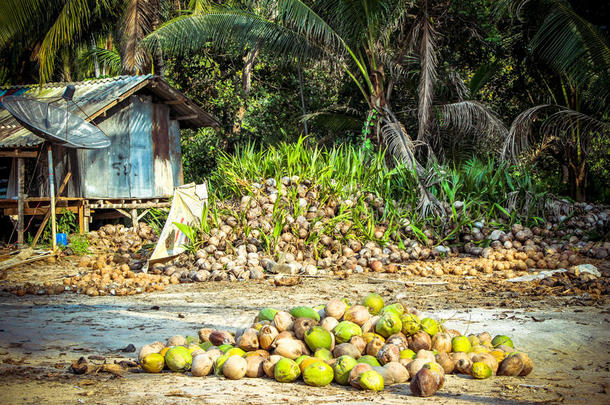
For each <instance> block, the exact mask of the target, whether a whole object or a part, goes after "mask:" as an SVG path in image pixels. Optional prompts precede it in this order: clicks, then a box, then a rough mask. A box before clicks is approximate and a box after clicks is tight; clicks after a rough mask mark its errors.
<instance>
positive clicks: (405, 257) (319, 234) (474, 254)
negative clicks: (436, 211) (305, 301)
mask: <svg viewBox="0 0 610 405" xmlns="http://www.w3.org/2000/svg"><path fill="white" fill-rule="evenodd" d="M328 188H329V186H325V187H322V186H321V185H319V184H316V183H313V182H311V181H309V180H301V179H300V178H299V177H296V176H294V177H284V178H282V179H281V181H280V182H279V183H278V182H277V181H276V180H275V179H273V178H270V179H267V180H265V181H261V182H260V183H250V184H246V185H245V186H244V193H245V194H246V195H244V196H242V197H241V198H240V199H234V200H225V201H216V202H215V203H214V204H215V210H216V211H217V212H218V217H217V218H215V219H214V220H213V221H212V220H211V219H210V220H209V221H208V222H209V230H208V231H207V232H204V233H203V234H202V236H201V241H200V242H201V248H200V249H199V250H197V251H196V252H195V253H194V254H184V255H183V256H182V257H179V258H177V259H175V260H174V261H172V262H170V263H166V264H156V265H154V266H153V267H152V269H151V271H152V272H153V273H154V274H164V275H167V276H173V275H175V276H177V277H178V278H179V279H180V281H181V282H188V281H221V280H230V281H234V280H244V279H249V278H254V279H259V278H262V277H263V272H264V271H267V272H268V273H289V274H299V273H301V274H309V275H313V274H319V273H321V274H324V273H335V274H337V273H339V274H342V275H346V274H352V273H366V272H387V273H395V272H399V271H400V272H404V273H406V275H414V276H430V275H436V276H440V275H443V274H454V275H464V274H469V275H477V274H478V273H486V274H490V273H492V272H495V271H500V272H502V273H503V274H504V276H503V277H504V278H509V277H513V276H514V273H517V274H518V273H519V272H524V271H526V270H528V269H556V268H568V267H569V266H573V265H576V264H580V263H583V262H585V261H587V260H589V259H588V258H587V257H593V258H597V259H604V258H606V257H607V256H608V252H609V251H610V242H592V241H588V240H587V237H586V235H583V232H584V230H586V231H587V232H596V231H597V232H598V233H599V234H604V233H603V232H604V230H606V229H607V228H608V226H609V225H610V222H609V220H610V211H609V210H608V209H605V208H604V207H601V206H592V205H585V204H571V205H568V204H567V203H564V204H560V205H559V206H556V207H554V208H553V209H554V211H553V212H552V213H550V215H549V220H548V222H547V223H546V224H545V225H544V226H543V227H534V228H529V227H526V226H523V225H521V224H518V223H517V224H513V225H512V226H509V225H508V224H507V223H506V221H505V220H502V219H499V220H497V221H495V222H494V223H493V226H492V225H491V224H489V225H488V224H486V222H485V221H484V220H482V221H476V222H473V223H472V225H471V226H464V227H462V229H460V231H461V232H459V233H456V234H457V235H458V240H453V241H452V242H451V243H452V245H451V246H445V245H443V244H442V240H441V239H442V237H444V236H435V234H434V233H433V232H432V229H423V230H422V232H421V234H420V235H419V238H416V235H415V234H414V231H413V229H412V228H411V226H410V224H409V222H408V221H407V220H405V221H404V223H403V224H401V226H400V227H398V228H395V227H394V228H392V227H391V226H390V225H391V224H389V223H388V222H387V221H385V220H384V219H383V216H384V212H385V210H386V205H387V204H386V202H385V201H383V200H382V199H381V198H379V197H378V196H376V195H375V194H372V193H369V192H363V191H360V190H355V191H354V192H353V194H352V195H351V197H350V198H341V197H339V196H338V195H337V194H336V193H332V192H329V191H328ZM457 203H461V202H456V204H457ZM461 204H462V205H463V203H461ZM446 209H447V212H448V214H447V215H448V216H450V213H451V207H446ZM566 213H568V214H569V216H566V215H564V214H566ZM559 214H561V215H559ZM581 226H582V227H583V228H579V227H581ZM500 228H503V229H504V230H502V229H500ZM422 235H423V236H422ZM569 235H571V236H569ZM576 235H579V236H576ZM445 236H446V235H445ZM422 238H425V240H424V241H425V243H424V242H422ZM435 245H436V246H435ZM446 257H469V258H476V259H477V260H476V261H470V262H468V264H464V265H463V266H451V267H449V268H447V267H445V266H442V265H439V266H434V267H432V268H431V267H430V266H429V265H428V264H427V263H433V262H434V259H437V258H446Z"/></svg>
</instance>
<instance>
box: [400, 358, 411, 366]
mask: <svg viewBox="0 0 610 405" xmlns="http://www.w3.org/2000/svg"><path fill="white" fill-rule="evenodd" d="M412 361H413V359H410V358H408V357H407V358H404V359H400V360H399V362H400V364H402V365H403V367H404V368H407V367H408V366H409V364H410V363H411V362H412Z"/></svg>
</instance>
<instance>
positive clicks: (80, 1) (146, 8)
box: [0, 0, 171, 82]
mask: <svg viewBox="0 0 610 405" xmlns="http://www.w3.org/2000/svg"><path fill="white" fill-rule="evenodd" d="M170 6H171V2H170V1H169V0H166V1H164V0H5V2H4V4H3V8H2V13H1V14H0V48H5V47H10V46H13V44H14V42H15V41H18V42H20V43H22V44H23V45H24V46H25V47H27V49H29V50H30V52H31V55H30V57H31V58H32V59H33V60H36V61H37V62H38V66H39V67H38V77H39V81H40V82H46V81H48V80H50V79H51V78H52V76H53V73H54V72H55V71H56V68H57V64H58V62H59V61H60V60H62V62H63V63H68V62H69V60H70V59H72V58H74V57H75V56H77V55H76V54H79V53H82V52H86V54H85V55H84V57H85V60H92V61H99V60H100V59H102V60H104V59H105V60H107V62H109V63H110V64H112V65H113V66H116V64H117V61H118V60H117V58H116V56H117V54H118V55H120V64H121V72H122V73H125V74H133V73H142V72H147V71H151V70H152V69H154V67H156V68H157V69H162V58H161V55H160V53H159V51H158V50H152V51H151V52H150V53H147V52H144V50H143V49H142V48H140V47H139V42H140V40H141V39H142V38H144V36H146V35H147V34H149V33H150V32H152V31H153V30H154V29H155V28H157V27H158V26H159V25H160V24H161V22H162V17H163V15H164V14H167V11H168V9H169V7H170ZM100 42H103V43H104V44H106V45H108V44H109V43H110V44H114V43H116V44H117V46H116V49H115V47H114V46H112V45H111V46H99V44H100Z"/></svg>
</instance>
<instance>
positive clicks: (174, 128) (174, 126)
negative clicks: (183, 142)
mask: <svg viewBox="0 0 610 405" xmlns="http://www.w3.org/2000/svg"><path fill="white" fill-rule="evenodd" d="M168 136H169V159H170V160H171V161H172V169H173V173H172V176H173V178H174V187H178V186H181V185H182V184H183V183H184V178H183V175H182V147H181V146H180V124H178V121H170V122H169V131H168Z"/></svg>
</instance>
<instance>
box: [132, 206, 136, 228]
mask: <svg viewBox="0 0 610 405" xmlns="http://www.w3.org/2000/svg"><path fill="white" fill-rule="evenodd" d="M131 226H132V227H134V228H136V227H137V226H138V210H137V209H136V208H132V209H131Z"/></svg>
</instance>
